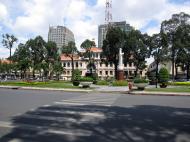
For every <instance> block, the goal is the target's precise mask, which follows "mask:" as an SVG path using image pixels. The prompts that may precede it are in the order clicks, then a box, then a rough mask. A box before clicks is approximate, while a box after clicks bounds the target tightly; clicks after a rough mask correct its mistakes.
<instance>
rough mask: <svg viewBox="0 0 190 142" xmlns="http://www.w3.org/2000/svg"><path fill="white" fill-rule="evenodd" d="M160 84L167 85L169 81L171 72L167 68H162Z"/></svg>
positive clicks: (159, 77)
mask: <svg viewBox="0 0 190 142" xmlns="http://www.w3.org/2000/svg"><path fill="white" fill-rule="evenodd" d="M158 79H159V83H167V82H168V80H169V72H168V70H167V69H166V68H161V69H160V71H159V76H158Z"/></svg>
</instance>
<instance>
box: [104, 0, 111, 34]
mask: <svg viewBox="0 0 190 142" xmlns="http://www.w3.org/2000/svg"><path fill="white" fill-rule="evenodd" d="M111 22H112V0H106V10H105V24H106V25H107V29H106V31H107V30H108V28H109V26H111Z"/></svg>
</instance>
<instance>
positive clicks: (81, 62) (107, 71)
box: [61, 47, 146, 80]
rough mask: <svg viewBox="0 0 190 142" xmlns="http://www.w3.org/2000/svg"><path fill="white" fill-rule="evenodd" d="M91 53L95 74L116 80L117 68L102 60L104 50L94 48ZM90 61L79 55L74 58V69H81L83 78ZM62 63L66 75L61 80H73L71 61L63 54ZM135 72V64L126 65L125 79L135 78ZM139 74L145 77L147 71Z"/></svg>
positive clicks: (100, 77) (101, 77) (102, 77)
mask: <svg viewBox="0 0 190 142" xmlns="http://www.w3.org/2000/svg"><path fill="white" fill-rule="evenodd" d="M82 52H83V51H82ZM91 52H92V53H93V54H92V56H91V58H92V59H93V61H94V65H95V67H94V70H93V72H96V73H97V74H98V77H99V79H109V78H114V76H115V70H114V69H115V68H114V67H115V66H114V64H105V63H103V62H102V60H101V53H102V49H101V48H97V47H93V48H91ZM88 61H89V59H88V58H85V57H79V56H78V55H76V56H75V57H74V68H75V69H79V70H80V71H81V75H82V76H85V74H86V73H88V72H89V68H88V65H89V62H88ZM61 62H62V66H63V67H64V69H65V71H64V73H63V74H62V75H61V78H62V79H63V80H71V76H72V66H71V59H70V58H69V57H66V56H65V55H63V54H62V55H61ZM135 70H136V67H135V66H134V64H133V63H129V64H124V72H125V78H129V77H130V76H133V75H134V74H135ZM139 73H140V74H141V75H142V76H145V74H146V70H143V71H139Z"/></svg>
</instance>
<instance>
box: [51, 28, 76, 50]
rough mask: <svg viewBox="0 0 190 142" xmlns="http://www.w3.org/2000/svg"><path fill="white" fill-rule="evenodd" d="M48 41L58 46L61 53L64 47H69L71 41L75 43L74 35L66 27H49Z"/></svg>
mask: <svg viewBox="0 0 190 142" xmlns="http://www.w3.org/2000/svg"><path fill="white" fill-rule="evenodd" d="M48 41H53V42H55V43H56V44H57V47H58V48H59V53H61V50H60V49H61V48H62V46H65V45H68V42H69V41H73V42H74V41H75V39H74V34H73V32H72V31H71V30H69V29H68V28H67V27H65V26H57V27H54V26H52V27H49V32H48Z"/></svg>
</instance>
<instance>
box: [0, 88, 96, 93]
mask: <svg viewBox="0 0 190 142" xmlns="http://www.w3.org/2000/svg"><path fill="white" fill-rule="evenodd" d="M0 88H5V89H15V90H16V89H21V90H46V91H65V92H85V93H90V92H92V91H93V90H82V89H61V88H40V87H20V86H0Z"/></svg>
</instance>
